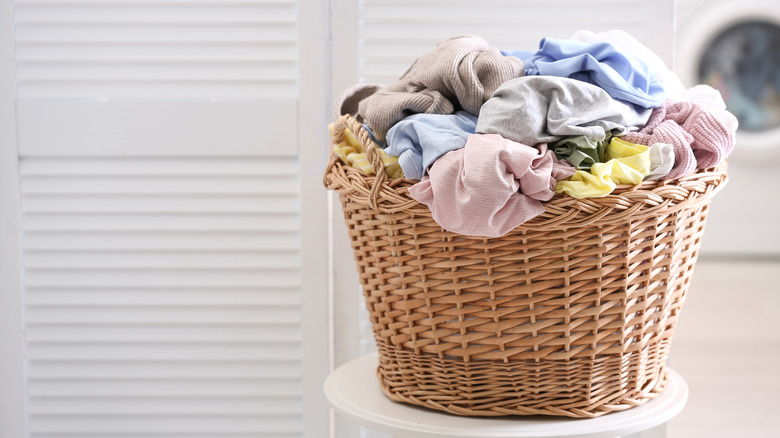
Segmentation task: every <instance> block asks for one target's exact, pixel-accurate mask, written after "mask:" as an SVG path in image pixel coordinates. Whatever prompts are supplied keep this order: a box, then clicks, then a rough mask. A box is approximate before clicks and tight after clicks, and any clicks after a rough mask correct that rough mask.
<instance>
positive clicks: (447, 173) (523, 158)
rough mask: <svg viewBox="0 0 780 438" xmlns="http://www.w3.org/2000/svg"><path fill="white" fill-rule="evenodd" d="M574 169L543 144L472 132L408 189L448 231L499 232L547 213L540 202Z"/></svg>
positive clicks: (473, 234)
mask: <svg viewBox="0 0 780 438" xmlns="http://www.w3.org/2000/svg"><path fill="white" fill-rule="evenodd" d="M574 171H575V169H574V167H572V166H571V165H570V164H568V163H566V162H565V161H562V160H558V159H557V158H555V154H553V152H552V151H548V150H547V144H545V143H542V144H540V145H537V146H536V147H531V146H526V145H524V144H521V143H517V142H514V141H511V140H507V139H505V138H503V137H501V136H500V135H498V134H474V135H471V136H469V138H468V141H467V142H466V146H465V147H464V148H463V149H458V150H455V151H451V152H448V153H446V154H444V155H442V156H441V157H439V159H438V160H436V161H435V162H434V163H433V166H431V168H430V169H429V171H428V176H425V177H423V179H422V180H420V182H419V183H417V184H415V185H413V186H412V187H410V188H409V193H410V194H411V195H412V197H414V199H416V200H417V201H418V202H420V203H422V204H425V205H427V206H428V208H430V210H431V213H432V215H433V219H434V220H435V221H436V222H437V223H439V225H441V226H442V228H444V229H445V230H447V231H451V232H455V233H458V234H463V235H468V236H485V237H499V236H503V235H504V234H506V233H508V232H509V231H511V230H512V229H514V228H515V227H517V226H518V225H520V224H522V223H523V222H525V221H527V220H528V219H531V218H532V217H534V216H538V215H539V214H541V213H543V212H544V206H543V205H542V203H541V201H547V200H549V199H551V198H552V197H553V195H555V183H556V181H557V180H559V179H563V178H567V177H569V176H571V175H572V174H574Z"/></svg>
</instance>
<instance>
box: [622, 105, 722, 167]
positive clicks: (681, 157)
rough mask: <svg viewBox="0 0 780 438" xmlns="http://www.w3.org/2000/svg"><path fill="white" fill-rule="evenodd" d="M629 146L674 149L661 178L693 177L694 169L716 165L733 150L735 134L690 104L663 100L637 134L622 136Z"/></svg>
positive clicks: (697, 106) (700, 106) (706, 112)
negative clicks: (668, 168)
mask: <svg viewBox="0 0 780 438" xmlns="http://www.w3.org/2000/svg"><path fill="white" fill-rule="evenodd" d="M624 138H625V140H626V141H630V142H632V143H637V144H643V145H647V146H649V145H651V144H653V143H669V144H671V145H672V147H673V148H674V167H673V168H672V171H671V172H669V174H668V175H667V176H666V177H664V178H663V179H675V178H680V177H683V176H687V175H690V174H692V173H693V172H694V171H696V169H707V168H710V167H714V166H717V165H718V164H720V162H721V161H723V159H725V158H726V157H727V156H728V155H729V154H730V153H731V151H732V150H733V149H734V134H733V132H732V130H731V129H729V128H728V127H727V126H725V125H724V124H723V123H722V122H721V121H720V120H718V118H716V117H715V116H714V115H713V114H712V113H711V112H710V111H709V110H707V109H706V108H705V107H703V106H702V105H699V104H697V103H693V102H687V101H680V102H671V101H666V102H664V104H663V105H661V106H659V107H658V108H656V109H654V110H653V113H652V115H651V116H650V119H649V120H648V121H647V124H646V125H645V127H644V128H642V130H641V131H639V132H629V133H628V134H626V136H625V137H624Z"/></svg>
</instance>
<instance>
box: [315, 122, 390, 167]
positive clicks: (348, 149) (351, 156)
mask: <svg viewBox="0 0 780 438" xmlns="http://www.w3.org/2000/svg"><path fill="white" fill-rule="evenodd" d="M328 130H329V131H330V133H331V134H333V124H332V123H331V124H330V126H328ZM374 151H375V152H376V153H378V154H379V158H381V159H382V164H384V165H385V172H386V173H387V176H389V177H390V178H393V179H397V178H403V177H404V172H403V170H402V169H401V165H399V164H398V157H394V156H392V155H387V153H386V152H385V151H384V150H383V149H382V148H379V147H377V148H375V149H374ZM333 153H334V154H336V156H337V157H339V158H341V161H343V162H345V163H347V164H349V165H350V166H352V167H354V168H356V169H358V170H360V171H361V172H363V173H364V174H366V175H373V174H374V168H373V167H371V162H370V161H368V157H367V156H366V151H365V150H364V149H363V145H362V144H360V140H358V138H357V137H356V136H355V134H353V133H352V131H350V130H349V129H345V130H344V139H343V140H342V141H341V143H337V144H334V145H333Z"/></svg>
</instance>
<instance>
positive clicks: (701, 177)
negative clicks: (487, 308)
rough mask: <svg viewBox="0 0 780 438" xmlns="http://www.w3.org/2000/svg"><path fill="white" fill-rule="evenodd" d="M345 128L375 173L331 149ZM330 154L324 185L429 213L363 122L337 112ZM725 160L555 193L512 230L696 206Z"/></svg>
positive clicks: (377, 206)
mask: <svg viewBox="0 0 780 438" xmlns="http://www.w3.org/2000/svg"><path fill="white" fill-rule="evenodd" d="M347 129H349V130H351V131H352V132H353V133H354V134H355V136H356V137H357V138H358V139H359V140H360V142H361V144H362V146H363V148H364V149H365V151H366V156H367V158H368V160H369V162H370V163H371V164H372V167H373V169H374V175H365V174H364V173H363V172H362V171H360V170H358V169H355V168H353V167H352V166H350V165H348V164H346V163H343V162H342V161H341V160H340V159H339V158H338V157H337V156H336V155H335V154H334V153H333V148H332V146H333V145H334V144H336V143H338V142H340V141H342V139H343V136H344V132H345V131H346V130H347ZM330 144H331V151H330V159H329V161H328V165H327V167H326V170H325V174H324V177H323V184H324V185H325V188H327V189H328V190H334V191H336V192H338V193H339V194H340V195H342V196H346V197H347V198H349V201H351V202H356V203H359V204H364V205H366V206H368V207H370V208H372V209H374V210H377V211H379V212H381V213H387V214H392V213H399V212H406V213H409V214H413V215H417V214H419V215H430V210H429V209H428V207H427V206H426V205H424V204H420V203H419V202H417V201H416V200H415V199H414V198H413V197H412V196H411V195H410V194H409V190H408V189H409V187H411V186H412V185H414V184H416V183H417V182H418V181H416V180H408V179H390V178H389V177H388V176H387V174H386V172H385V171H384V165H383V163H382V160H381V158H380V157H379V154H377V153H376V152H375V148H378V147H379V146H377V145H376V144H374V142H373V141H372V140H371V138H370V136H369V134H368V132H367V131H366V130H365V129H363V126H362V124H361V123H360V121H358V120H357V119H356V118H354V117H353V116H351V115H349V114H345V115H342V116H340V117H339V118H338V119H337V120H336V122H334V129H333V133H332V135H331V137H330ZM727 169H728V163H727V161H726V160H724V161H723V162H722V163H721V164H720V165H718V166H717V167H714V168H709V169H699V170H697V172H696V173H693V174H691V175H688V176H685V177H682V178H678V179H669V180H661V181H643V182H641V183H640V184H636V185H619V186H617V188H616V189H615V190H614V191H613V192H612V193H611V194H609V195H606V196H604V197H600V198H581V199H580V198H574V197H571V196H569V195H567V194H556V195H555V196H554V197H553V198H552V199H551V200H549V201H545V202H543V203H542V204H543V205H544V208H545V211H544V213H542V214H540V215H538V216H535V217H533V218H531V219H530V220H528V221H526V222H525V223H523V224H522V225H520V226H519V227H517V228H516V230H523V229H525V230H533V229H551V228H562V229H566V228H571V227H581V226H598V225H608V224H611V223H623V222H626V221H627V220H631V219H635V218H636V219H642V218H644V217H647V216H659V215H665V214H670V213H673V212H675V211H678V210H681V209H684V208H689V207H694V206H697V205H699V204H700V203H703V202H708V201H709V200H710V198H711V197H712V196H713V195H714V194H715V193H717V192H718V191H720V190H721V189H722V188H723V187H724V186H725V185H726V183H727V182H728V172H727Z"/></svg>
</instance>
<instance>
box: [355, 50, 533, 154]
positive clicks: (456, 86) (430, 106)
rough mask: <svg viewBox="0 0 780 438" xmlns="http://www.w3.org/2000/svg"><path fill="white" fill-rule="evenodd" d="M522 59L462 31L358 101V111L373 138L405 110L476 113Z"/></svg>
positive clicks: (520, 68)
mask: <svg viewBox="0 0 780 438" xmlns="http://www.w3.org/2000/svg"><path fill="white" fill-rule="evenodd" d="M523 71H524V68H523V62H522V61H521V60H520V59H518V58H515V57H511V56H503V55H502V54H501V52H500V51H499V50H498V49H497V48H494V47H491V46H490V45H489V44H488V43H487V41H485V40H484V39H482V38H480V37H478V36H474V35H462V36H457V37H453V38H450V39H448V40H446V41H443V42H441V43H439V44H438V45H437V46H436V48H435V49H434V50H433V51H431V52H428V53H426V54H424V55H423V56H421V57H420V58H418V59H417V60H416V61H415V62H414V64H412V66H411V67H410V68H409V70H408V71H407V72H406V73H404V75H403V76H401V78H400V79H399V80H398V82H396V83H394V84H391V85H390V86H388V87H385V88H383V89H381V90H379V91H377V92H376V93H374V94H372V95H370V96H368V97H367V98H365V99H363V100H361V101H360V104H359V105H358V113H359V114H360V115H361V116H362V117H363V119H364V120H366V121H367V122H368V124H369V125H371V128H372V129H373V130H374V134H375V135H376V138H377V139H379V140H384V139H385V135H386V134H387V131H388V130H389V129H390V127H392V126H393V125H394V124H395V123H397V122H398V121H399V120H401V119H403V118H404V117H406V116H408V115H410V114H417V113H427V114H451V113H452V112H453V111H454V110H455V109H456V108H462V109H464V110H466V111H468V112H470V113H471V114H479V109H480V107H481V106H482V104H483V103H484V102H485V101H486V100H488V99H489V98H490V96H491V95H492V94H493V92H494V91H495V90H496V88H498V86H499V85H501V84H502V83H504V82H506V81H508V80H509V79H512V78H516V77H519V76H522V75H523Z"/></svg>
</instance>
